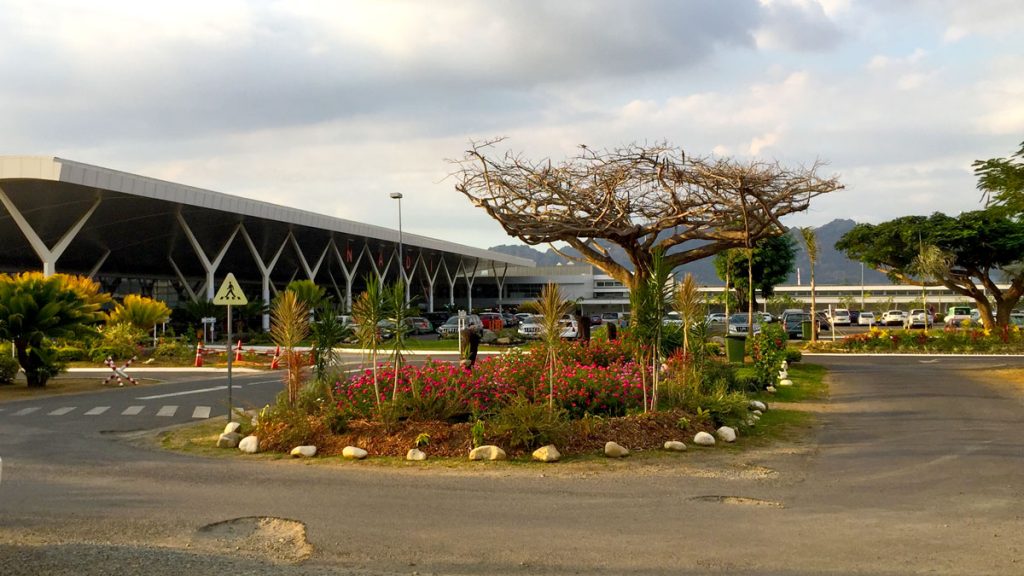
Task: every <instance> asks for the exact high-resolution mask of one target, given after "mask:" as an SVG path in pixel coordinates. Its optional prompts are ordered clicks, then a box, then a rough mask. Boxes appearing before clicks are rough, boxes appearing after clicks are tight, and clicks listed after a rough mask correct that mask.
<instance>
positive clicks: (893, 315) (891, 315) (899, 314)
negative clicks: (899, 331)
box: [878, 310, 970, 326]
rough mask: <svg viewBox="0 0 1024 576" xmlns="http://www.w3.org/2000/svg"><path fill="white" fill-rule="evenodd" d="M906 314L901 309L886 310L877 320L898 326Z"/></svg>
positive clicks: (883, 324)
mask: <svg viewBox="0 0 1024 576" xmlns="http://www.w3.org/2000/svg"><path fill="white" fill-rule="evenodd" d="M906 314H907V313H906V312H904V311H903V310H886V311H885V312H883V313H882V317H881V319H879V321H878V322H879V323H880V324H881V325H882V326H900V325H902V324H903V317H904V316H906ZM968 318H970V315H968Z"/></svg>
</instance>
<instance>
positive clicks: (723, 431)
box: [715, 426, 736, 442]
mask: <svg viewBox="0 0 1024 576" xmlns="http://www.w3.org/2000/svg"><path fill="white" fill-rule="evenodd" d="M715 435H716V436H718V438H719V439H720V440H723V441H725V442H735V441H736V431H735V430H733V429H732V428H730V427H728V426H722V427H721V428H719V429H718V430H715Z"/></svg>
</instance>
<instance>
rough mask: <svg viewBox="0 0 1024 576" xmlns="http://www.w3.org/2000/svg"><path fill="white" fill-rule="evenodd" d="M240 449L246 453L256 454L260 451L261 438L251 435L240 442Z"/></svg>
mask: <svg viewBox="0 0 1024 576" xmlns="http://www.w3.org/2000/svg"><path fill="white" fill-rule="evenodd" d="M238 449H239V450H241V451H242V452H245V453H246V454H255V453H257V452H259V451H260V440H259V438H257V437H255V436H253V435H251V434H250V435H249V436H246V437H245V438H242V440H241V441H240V442H239V443H238Z"/></svg>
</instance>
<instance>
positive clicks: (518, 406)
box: [493, 395, 569, 449]
mask: <svg viewBox="0 0 1024 576" xmlns="http://www.w3.org/2000/svg"><path fill="white" fill-rule="evenodd" d="M493 424H494V426H493V429H494V433H495V435H497V436H503V437H505V438H507V440H508V445H509V447H511V448H527V449H529V448H536V447H538V446H543V445H545V444H557V443H559V442H561V441H562V440H563V439H564V438H565V436H566V434H567V433H568V431H569V417H568V414H567V413H566V412H565V410H563V409H561V408H557V407H556V408H554V409H553V410H551V409H549V408H548V405H547V404H537V403H533V402H531V401H530V400H529V399H528V398H526V397H525V396H521V395H520V396H516V397H515V398H513V399H512V400H511V401H510V402H509V403H508V404H507V405H505V406H503V407H502V408H501V409H500V410H498V413H497V414H495V416H494V420H493Z"/></svg>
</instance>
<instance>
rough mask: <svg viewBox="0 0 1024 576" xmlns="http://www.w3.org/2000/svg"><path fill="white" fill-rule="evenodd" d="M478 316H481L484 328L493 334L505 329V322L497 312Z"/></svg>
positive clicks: (483, 313)
mask: <svg viewBox="0 0 1024 576" xmlns="http://www.w3.org/2000/svg"><path fill="white" fill-rule="evenodd" d="M478 316H480V321H481V322H483V323H484V328H486V329H488V330H491V331H492V332H498V331H500V330H501V329H502V328H504V327H505V321H504V320H503V319H502V318H501V314H498V313H497V312H481V313H480V314H478Z"/></svg>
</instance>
